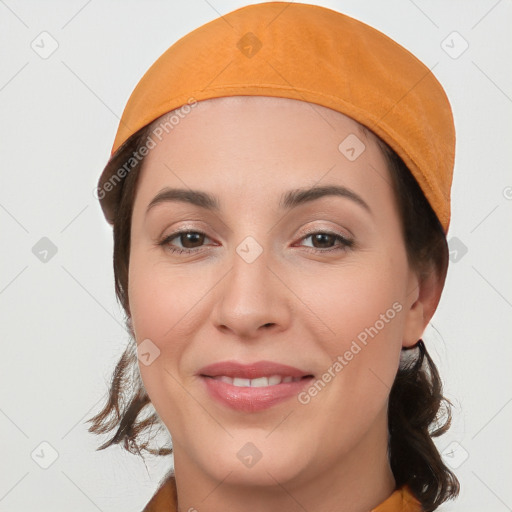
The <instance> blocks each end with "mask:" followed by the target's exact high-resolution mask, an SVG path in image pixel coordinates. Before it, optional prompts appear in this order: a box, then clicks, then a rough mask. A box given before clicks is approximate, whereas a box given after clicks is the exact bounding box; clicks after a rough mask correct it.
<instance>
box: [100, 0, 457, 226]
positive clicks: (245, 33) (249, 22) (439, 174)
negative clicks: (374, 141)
mask: <svg viewBox="0 0 512 512" xmlns="http://www.w3.org/2000/svg"><path fill="white" fill-rule="evenodd" d="M245 95H251V96H277V97H285V98H292V99H298V100H303V101H308V102H312V103H316V104H319V105H323V106H325V107H329V108H331V109H333V110H336V111H339V112H341V113H343V114H345V115H347V116H349V117H351V118H353V119H355V120H356V121H358V122H359V123H361V124H363V125H365V126H366V127H368V128H369V129H370V130H372V131H373V132H374V133H376V134H377V135H378V136H379V137H380V138H381V139H383V140H384V141H385V142H387V144H389V146H391V147H392V148H393V149H394V150H395V151H396V152H397V153H398V155H400V157H401V158H402V160H403V161H404V162H405V164H406V165H407V166H408V168H409V170H410V171H411V172H412V174H413V175H414V177H415V178H416V180H417V181H418V183H419V185H420V187H421V189H422V190H423V192H424V194H425V196H426V198H427V199H428V201H429V202H430V205H431V206H432V208H433V210H434V212H435V213H436V214H437V217H438V218H439V220H440V222H441V224H442V226H443V228H444V230H445V233H446V232H447V231H448V226H449V223H450V188H451V183H452V174H453V165H454V156H455V128H454V123H453V116H452V111H451V107H450V103H449V101H448V99H447V97H446V94H445V92H444V90H443V88H442V86H441V84H440V83H439V82H438V81H437V80H436V78H435V77H434V75H433V74H432V72H431V71H430V69H429V68H428V67H426V66H425V65H424V64H423V63H422V62H420V61H419V60H418V59H417V58H416V57H415V56H414V55H412V54H411V53H410V52H409V51H408V50H406V49H405V48H403V47H402V46H400V45H399V44H397V43H396V42H395V41H393V40H392V39H390V38H389V37H387V36H386V35H384V34H382V33H381V32H379V31H377V30H375V29H374V28H372V27H370V26H368V25H366V24H364V23H361V22H360V21H357V20H355V19H353V18H350V17H348V16H346V15H344V14H341V13H339V12H336V11H333V10H331V9H327V8H324V7H319V6H316V5H309V4H300V3H288V2H267V3H262V4H254V5H248V6H246V7H242V8H240V9H237V10H235V11H232V12H230V13H229V14H226V15H224V16H221V17H220V18H217V19H215V20H213V21H211V22H209V23H206V24H205V25H202V26H201V27H199V28H197V29H195V30H194V31H192V32H190V33H189V34H187V35H186V36H184V37H182V38H181V39H180V40H179V41H177V42H176V43H175V44H173V45H172V46H171V47H170V48H169V49H168V50H167V51H165V52H164V53H163V54H162V55H161V56H160V57H159V58H158V59H157V60H156V62H155V63H154V64H153V65H152V66H151V67H150V68H149V70H148V71H147V72H146V73H145V75H144V76H143V77H142V79H141V80H140V81H139V83H138V84H137V86H136V87H135V89H134V91H133V93H132V94H131V96H130V98H129V100H128V103H127V105H126V108H125V110H124V112H123V115H122V118H121V122H120V123H119V128H118V131H117V134H116V137H115V141H114V145H113V147H112V152H111V158H110V160H109V162H108V164H107V165H106V167H105V169H104V171H103V173H102V175H101V177H100V180H99V183H98V189H97V197H98V198H99V199H100V203H101V207H102V209H103V212H104V214H105V217H106V219H107V220H108V222H109V223H111V224H113V223H114V220H115V214H116V211H117V204H118V202H119V198H120V189H121V187H120V186H118V184H119V183H120V181H121V180H122V179H123V178H124V176H125V175H126V174H127V172H129V170H130V167H131V166H132V164H135V163H136V159H134V158H132V159H131V161H132V163H128V162H125V163H124V165H122V166H121V165H120V164H119V161H118V160H119V159H116V158H113V157H114V155H115V153H116V151H117V150H118V149H119V148H120V147H121V146H122V145H123V143H124V142H126V141H127V140H128V139H129V138H130V137H131V136H132V135H133V134H135V133H136V132H137V131H138V130H140V129H141V128H143V127H144V126H145V125H147V124H148V123H150V122H152V121H154V120H155V119H157V118H158V117H160V116H162V115H163V114H166V113H168V112H171V111H172V110H174V109H177V108H178V107H182V108H183V112H184V113H186V112H187V111H188V110H187V109H190V108H192V107H191V106H190V104H192V105H193V104H195V102H197V101H201V100H205V99H209V98H217V97H221V96H245ZM340 142H341V141H340ZM150 149H151V148H150V147H149V145H148V146H147V148H146V151H149V150H150ZM141 154H142V152H141ZM142 156H144V155H142ZM139 158H140V156H139Z"/></svg>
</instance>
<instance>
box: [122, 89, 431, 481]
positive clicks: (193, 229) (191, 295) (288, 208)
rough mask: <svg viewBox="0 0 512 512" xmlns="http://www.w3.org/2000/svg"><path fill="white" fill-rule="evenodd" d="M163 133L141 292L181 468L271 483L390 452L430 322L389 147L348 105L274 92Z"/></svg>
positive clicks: (137, 311) (220, 107)
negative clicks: (393, 406) (394, 411)
mask: <svg viewBox="0 0 512 512" xmlns="http://www.w3.org/2000/svg"><path fill="white" fill-rule="evenodd" d="M158 126H159V122H158V121H157V122H155V123H154V127H155V129H156V128H157V127H158ZM161 132H162V130H161V129H160V130H158V131H157V132H155V133H158V134H159V136H160V137H161V138H162V140H161V141H159V140H158V137H155V136H153V139H154V140H155V142H157V144H156V147H154V148H153V149H151V150H150V152H149V154H148V156H147V157H146V159H145V162H144V167H143V170H142V172H141V175H140V177H139V178H140V179H139V183H138V187H137V194H136V198H135V203H134V210H133V218H132V227H131V254H130V267H129V302H130V311H131V317H132V325H133V329H134V333H135V336H136V341H137V343H139V344H140V343H144V344H143V345H141V347H140V348H141V349H142V350H141V351H140V352H139V367H140V371H141V375H142V379H143V382H144V385H145V388H146V390H147V393H148V395H149V397H150V399H151V401H152V403H153V405H154V407H155V409H156V411H157V413H158V415H159V416H160V418H161V419H162V421H163V422H164V423H165V425H166V426H167V428H168V430H169V432H170V434H171V436H172V440H173V445H174V450H175V464H176V467H177V468H178V467H182V468H183V472H184V473H185V471H186V470H187V469H186V468H188V470H189V471H194V472H196V473H197V472H199V473H201V474H203V475H206V476H207V477H208V478H211V479H214V480H219V481H220V480H223V479H224V478H226V476H227V475H228V474H229V481H230V482H232V483H251V484H257V485H275V483H276V481H278V482H280V483H284V482H287V481H292V480H295V481H296V482H298V481H300V480H301V479H304V480H305V479H310V478H312V476H313V475H315V474H317V475H320V474H321V473H322V472H324V471H325V470H327V469H329V470H330V471H331V474H335V471H336V470H339V471H340V472H342V471H344V469H343V468H344V467H345V470H346V468H347V467H351V468H352V469H351V471H352V472H351V474H352V475H356V474H357V466H358V465H365V464H366V466H368V464H371V461H372V457H374V456H375V453H376V452H379V453H385V450H386V443H387V409H386V408H387V399H388V395H389V392H390V388H391V386H392V383H393V380H394V377H395V375H396V372H397V369H398V364H399V359H400V351H401V348H402V346H404V345H407V346H410V345H412V344H414V343H415V342H416V341H417V340H418V339H419V338H420V337H421V334H422V332H423V329H424V327H425V325H424V324H425V322H424V319H423V313H422V310H421V304H420V301H419V300H418V298H419V289H418V279H417V277H416V275H415V273H414V272H412V271H411V269H410V268H409V266H408V263H407V255H406V250H405V246H404V241H403V238H402V234H401V221H400V217H399V213H398V209H397V206H396V199H395V197H394V193H393V189H392V186H391V183H392V181H391V176H390V174H389V171H388V169H387V164H386V160H385V158H384V156H383V155H382V153H381V151H380V149H379V147H378V145H377V143H376V142H375V140H374V139H373V137H372V138H368V137H367V136H365V134H364V133H363V131H362V130H361V127H360V126H359V125H358V124H357V123H356V122H355V121H353V120H352V119H350V118H348V117H346V116H344V115H342V114H340V113H338V112H335V111H333V110H330V109H328V108H325V107H321V106H318V105H313V104H310V103H306V102H302V101H297V100H291V99H283V98H268V97H230V98H220V99H214V100H208V101H202V102H199V103H197V105H196V106H195V107H194V108H192V109H191V112H190V113H189V114H188V115H186V116H184V117H183V118H182V119H180V121H179V123H178V124H175V125H174V127H173V128H172V130H168V132H169V133H167V134H166V133H165V131H163V132H164V136H163V137H162V135H161ZM323 187H326V188H323ZM330 187H338V188H337V189H336V190H337V192H334V191H333V190H331V191H330V192H329V190H330ZM316 188H319V190H318V192H317V193H316V192H312V193H310V192H306V191H308V190H310V189H316ZM171 189H180V190H181V191H182V192H181V193H176V192H175V193H172V192H171ZM165 191H167V192H168V194H167V195H165V194H163V195H160V199H159V200H157V201H154V198H155V197H156V196H157V195H159V194H162V193H163V192H165ZM192 192H194V194H192ZM196 193H200V194H205V195H206V194H207V195H208V196H210V197H211V198H213V201H212V202H211V203H210V201H207V200H205V199H204V197H203V196H201V197H199V196H197V194H196ZM194 198H195V199H197V200H192V199H194ZM152 202H153V204H152V206H151V207H149V208H148V206H149V205H150V204H151V203H152ZM177 231H185V232H189V235H188V236H187V235H182V236H180V235H175V233H176V232H177ZM171 235H172V236H171ZM164 240H167V241H166V242H165V243H162V244H161V242H162V241H164ZM173 249H175V250H176V251H182V252H172V250H173ZM261 361H264V362H265V363H261V364H260V365H256V366H254V367H253V368H252V369H251V368H249V367H247V366H244V365H251V364H253V363H257V362H261ZM224 362H230V363H233V364H232V365H229V364H228V365H222V364H221V365H220V366H217V368H215V367H210V368H207V367H208V366H210V365H213V364H215V363H224ZM268 362H273V363H275V364H276V365H286V367H284V366H283V367H279V366H271V365H269V364H268ZM288 367H292V368H294V370H290V368H288ZM272 375H274V376H277V377H275V378H271V379H270V381H267V380H265V379H264V378H262V377H265V376H266V377H269V376H272ZM222 376H224V378H222ZM279 376H281V379H284V380H285V382H282V381H281V383H278V382H279V381H280V379H279V378H278V377H279ZM226 377H227V378H226ZM250 377H253V378H254V379H256V380H252V381H248V380H244V379H248V378H250ZM285 377H288V379H286V378H285ZM290 377H292V382H286V381H289V380H290ZM233 379H236V380H233ZM239 379H242V380H239ZM251 384H254V385H252V386H251ZM270 384H272V385H270ZM258 386H260V387H258ZM349 462H350V465H351V466H347V464H348V463H349ZM191 468H193V470H192V469H191ZM178 471H179V470H178ZM332 472H334V473H332ZM269 475H271V476H269ZM271 477H272V478H273V479H275V480H273V479H272V478H271Z"/></svg>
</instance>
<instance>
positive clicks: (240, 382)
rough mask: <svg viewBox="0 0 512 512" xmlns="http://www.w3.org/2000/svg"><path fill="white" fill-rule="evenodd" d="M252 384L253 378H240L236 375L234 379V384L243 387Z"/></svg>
mask: <svg viewBox="0 0 512 512" xmlns="http://www.w3.org/2000/svg"><path fill="white" fill-rule="evenodd" d="M250 385H251V379H239V378H238V377H235V378H234V379H233V386H237V387H239V388H243V387H246V386H250Z"/></svg>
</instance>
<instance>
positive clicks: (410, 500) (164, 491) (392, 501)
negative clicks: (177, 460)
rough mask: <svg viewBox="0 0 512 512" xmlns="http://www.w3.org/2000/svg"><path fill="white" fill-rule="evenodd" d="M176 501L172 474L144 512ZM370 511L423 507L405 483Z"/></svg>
mask: <svg viewBox="0 0 512 512" xmlns="http://www.w3.org/2000/svg"><path fill="white" fill-rule="evenodd" d="M176 503H177V492H176V481H175V479H174V476H172V475H170V476H169V477H167V478H166V479H165V480H164V482H163V483H162V484H161V485H160V487H159V488H158V490H157V491H156V493H155V494H154V495H153V497H152V498H151V500H150V501H149V502H148V504H147V505H146V506H145V507H144V510H143V511H142V512H177V508H176ZM370 512H422V508H421V504H420V502H419V501H418V500H417V499H416V498H415V497H414V495H413V494H412V491H411V489H410V488H409V487H408V486H407V485H404V486H402V487H400V488H399V489H397V490H395V491H394V492H393V493H392V494H391V495H390V496H389V497H388V498H387V499H385V500H384V501H383V502H382V503H381V504H380V505H378V506H377V507H375V508H374V509H372V510H371V511H370Z"/></svg>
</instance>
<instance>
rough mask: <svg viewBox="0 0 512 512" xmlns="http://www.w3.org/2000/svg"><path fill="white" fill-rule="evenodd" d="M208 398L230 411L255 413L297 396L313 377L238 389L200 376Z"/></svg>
mask: <svg viewBox="0 0 512 512" xmlns="http://www.w3.org/2000/svg"><path fill="white" fill-rule="evenodd" d="M201 379H202V380H203V382H204V383H205V385H206V388H207V389H208V392H209V393H210V396H211V397H213V398H214V399H215V400H217V401H219V402H221V403H222V404H224V405H227V406H228V407H230V408H232V409H236V410H238V411H244V412H257V411H262V410H264V409H268V408H270V407H272V406H274V405H277V404H279V403H281V402H284V401H285V400H289V399H290V398H292V397H294V396H297V395H298V394H299V393H300V391H301V390H302V389H303V388H304V387H305V386H307V385H308V384H309V383H310V382H311V380H312V379H313V377H306V378H303V379H301V380H299V381H297V382H282V383H281V384H276V385H274V386H263V387H254V388H253V387H239V386H233V385H231V384H228V383H227V382H222V381H220V380H217V379H213V378H211V377H205V376H201Z"/></svg>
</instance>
